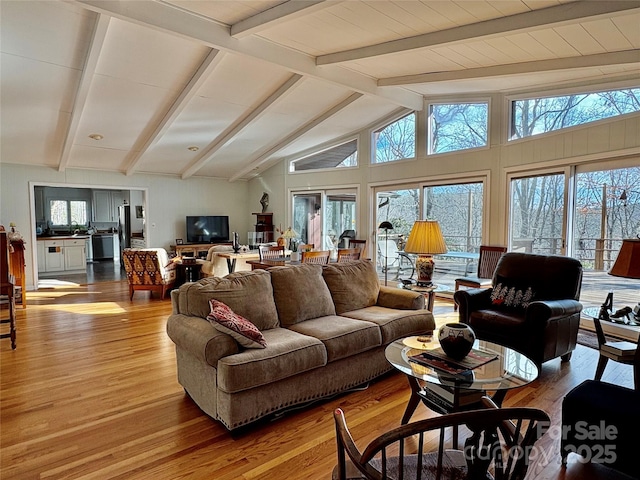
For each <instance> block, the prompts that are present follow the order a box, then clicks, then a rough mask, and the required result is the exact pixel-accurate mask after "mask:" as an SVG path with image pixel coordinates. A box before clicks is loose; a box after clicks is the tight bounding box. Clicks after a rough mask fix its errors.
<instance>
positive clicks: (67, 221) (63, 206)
mask: <svg viewBox="0 0 640 480" xmlns="http://www.w3.org/2000/svg"><path fill="white" fill-rule="evenodd" d="M49 215H50V218H51V223H52V224H53V225H54V226H58V227H59V226H64V227H69V228H73V227H75V226H78V227H80V226H83V227H84V226H87V202H85V201H84V200H51V201H50V202H49Z"/></svg>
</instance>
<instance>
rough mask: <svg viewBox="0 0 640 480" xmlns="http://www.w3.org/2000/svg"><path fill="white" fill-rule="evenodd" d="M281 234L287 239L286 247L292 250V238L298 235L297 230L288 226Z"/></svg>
mask: <svg viewBox="0 0 640 480" xmlns="http://www.w3.org/2000/svg"><path fill="white" fill-rule="evenodd" d="M282 236H283V237H284V238H285V239H286V240H287V248H288V249H289V250H293V245H292V241H293V239H294V238H296V237H297V236H298V232H296V231H295V230H294V229H293V228H291V227H289V228H287V229H286V230H285V231H284V233H283V234H282Z"/></svg>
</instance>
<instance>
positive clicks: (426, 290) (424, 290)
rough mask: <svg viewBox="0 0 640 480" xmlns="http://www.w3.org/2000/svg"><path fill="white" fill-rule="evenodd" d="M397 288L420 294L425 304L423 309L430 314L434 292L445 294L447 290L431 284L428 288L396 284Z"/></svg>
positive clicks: (434, 296)
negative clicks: (424, 299) (423, 297)
mask: <svg viewBox="0 0 640 480" xmlns="http://www.w3.org/2000/svg"><path fill="white" fill-rule="evenodd" d="M398 287H399V288H404V289H405V290H411V291H412V292H417V293H422V294H423V295H424V296H425V298H426V300H427V302H426V304H425V308H426V309H427V310H429V311H430V312H433V303H434V301H435V298H436V292H446V291H447V289H446V288H445V287H444V286H441V285H436V284H435V283H434V284H432V285H431V286H430V287H419V286H417V285H415V284H411V285H404V284H402V283H400V284H398Z"/></svg>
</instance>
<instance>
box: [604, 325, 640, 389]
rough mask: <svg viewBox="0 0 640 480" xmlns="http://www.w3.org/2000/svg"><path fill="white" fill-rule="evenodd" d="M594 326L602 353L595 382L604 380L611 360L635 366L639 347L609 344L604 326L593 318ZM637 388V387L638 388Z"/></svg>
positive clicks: (617, 343)
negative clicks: (604, 374)
mask: <svg viewBox="0 0 640 480" xmlns="http://www.w3.org/2000/svg"><path fill="white" fill-rule="evenodd" d="M593 326H594V327H595V329H596V335H597V337H598V350H599V351H600V358H599V359H598V366H597V367H596V376H595V378H594V380H600V379H602V374H603V373H604V369H605V368H606V367H607V362H608V361H609V359H611V360H613V361H614V362H619V363H624V364H625V365H633V364H634V358H635V354H636V350H637V349H638V345H637V344H636V343H631V342H624V341H620V342H608V341H607V338H606V337H605V335H604V331H603V330H602V324H601V323H600V319H599V318H597V317H595V316H594V318H593ZM636 387H637V386H636Z"/></svg>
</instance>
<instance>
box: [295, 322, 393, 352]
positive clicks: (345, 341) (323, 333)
mask: <svg viewBox="0 0 640 480" xmlns="http://www.w3.org/2000/svg"><path fill="white" fill-rule="evenodd" d="M289 328H290V329H291V330H294V331H296V332H299V333H302V334H303V335H308V336H310V337H314V338H317V339H318V340H320V341H321V342H322V343H324V346H325V348H326V349H327V362H333V361H335V360H340V359H341V358H345V357H349V356H352V355H355V354H357V353H360V352H364V351H366V350H370V349H372V348H375V347H379V346H380V345H382V338H381V336H380V329H379V328H378V326H377V325H376V324H375V323H371V322H365V321H362V320H355V319H353V318H346V317H340V316H337V315H329V316H327V317H320V318H315V319H312V320H307V321H306V322H300V323H296V324H295V325H292V326H291V327H289Z"/></svg>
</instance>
